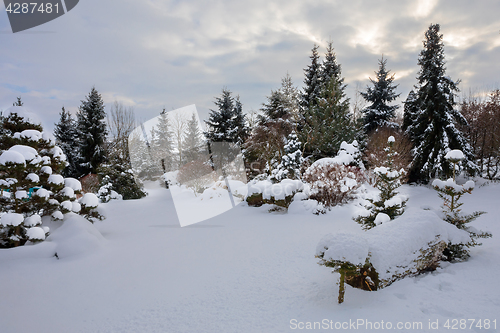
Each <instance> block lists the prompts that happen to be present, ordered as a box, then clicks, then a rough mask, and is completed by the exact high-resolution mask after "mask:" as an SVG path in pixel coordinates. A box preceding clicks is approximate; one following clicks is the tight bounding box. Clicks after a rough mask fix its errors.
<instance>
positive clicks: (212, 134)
mask: <svg viewBox="0 0 500 333" xmlns="http://www.w3.org/2000/svg"><path fill="white" fill-rule="evenodd" d="M214 103H215V105H216V106H217V110H210V114H209V118H208V120H206V121H205V123H206V124H207V126H208V129H207V131H206V132H205V136H206V138H207V139H208V140H209V141H211V142H233V143H238V144H241V143H243V142H244V141H245V138H246V136H247V130H246V123H245V117H244V115H243V111H242V105H241V102H240V100H239V97H237V98H236V100H235V99H234V98H233V97H232V94H231V91H229V90H228V89H227V88H223V89H222V94H221V97H216V99H215V102H214Z"/></svg>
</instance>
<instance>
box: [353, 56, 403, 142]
mask: <svg viewBox="0 0 500 333" xmlns="http://www.w3.org/2000/svg"><path fill="white" fill-rule="evenodd" d="M386 64H387V59H384V57H382V59H381V60H379V70H378V72H375V75H376V77H377V78H376V80H373V79H372V78H370V81H371V82H372V84H373V87H368V88H367V90H366V92H361V96H363V98H364V99H365V100H366V101H367V102H369V103H371V105H369V106H368V107H366V108H365V109H364V110H362V113H363V128H364V131H365V133H366V134H368V133H370V132H371V131H373V130H375V129H377V128H379V127H382V126H384V127H393V128H394V127H397V126H398V125H397V124H396V123H394V122H392V121H391V119H393V118H394V117H395V116H396V114H395V112H396V110H397V109H398V108H399V105H389V104H388V103H390V102H392V101H394V100H395V99H396V98H398V97H399V94H396V93H395V90H396V88H397V87H398V86H397V85H394V84H393V81H394V74H393V75H389V72H390V71H389V70H386Z"/></svg>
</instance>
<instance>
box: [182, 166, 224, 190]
mask: <svg viewBox="0 0 500 333" xmlns="http://www.w3.org/2000/svg"><path fill="white" fill-rule="evenodd" d="M216 179H217V176H216V174H215V172H214V171H213V170H212V168H211V167H210V166H209V165H207V164H206V163H204V162H203V161H200V160H195V161H192V162H189V163H187V164H184V165H183V166H182V167H181V168H180V169H179V173H178V174H177V181H178V182H179V183H180V184H181V185H186V187H188V188H191V189H193V190H194V191H195V193H197V192H198V193H199V192H201V191H202V190H203V189H205V188H207V187H208V186H209V185H210V184H211V183H212V182H214V181H215V180H216Z"/></svg>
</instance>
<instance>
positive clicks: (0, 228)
mask: <svg viewBox="0 0 500 333" xmlns="http://www.w3.org/2000/svg"><path fill="white" fill-rule="evenodd" d="M9 111H10V114H9V115H8V116H6V117H4V118H3V121H2V123H1V127H2V128H3V129H4V131H3V134H2V136H1V137H0V141H1V142H4V143H6V142H7V143H8V145H6V146H4V148H2V150H4V151H3V152H2V153H1V154H0V187H1V191H0V193H1V195H0V215H1V218H0V247H13V246H20V245H23V244H25V243H26V242H28V241H31V242H36V241H42V240H44V239H45V236H46V235H47V234H48V232H49V229H48V228H47V227H42V225H41V224H42V221H41V217H42V216H45V215H48V216H52V217H53V218H54V219H63V218H64V215H63V214H65V213H68V212H71V211H73V212H75V213H82V211H81V209H82V205H80V204H79V203H78V202H76V196H75V194H77V193H79V191H80V190H81V185H80V182H79V181H77V180H76V179H73V178H66V179H65V178H63V177H62V176H61V175H60V172H61V171H62V170H63V169H64V167H65V166H66V156H65V155H64V153H63V151H62V149H61V148H59V147H58V146H56V145H55V143H54V140H52V139H51V138H50V136H49V135H48V134H47V133H44V132H43V128H42V126H41V125H40V124H34V123H32V122H31V121H30V120H29V119H27V118H24V117H23V116H20V114H23V113H24V112H23V111H24V110H23V109H22V107H20V106H14V107H12V108H11V109H9ZM13 129H14V130H13ZM87 208H88V209H87V210H86V211H85V212H84V213H85V214H87V217H88V218H89V219H92V218H102V216H100V215H99V214H97V213H96V212H95V211H93V210H92V208H91V207H87ZM93 208H95V207H93Z"/></svg>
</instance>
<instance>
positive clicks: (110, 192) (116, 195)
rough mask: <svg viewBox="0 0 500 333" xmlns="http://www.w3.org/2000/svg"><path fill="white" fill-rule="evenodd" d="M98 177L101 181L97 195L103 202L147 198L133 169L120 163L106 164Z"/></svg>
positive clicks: (100, 168) (99, 171)
mask: <svg viewBox="0 0 500 333" xmlns="http://www.w3.org/2000/svg"><path fill="white" fill-rule="evenodd" d="M98 175H99V178H100V179H101V181H100V184H99V186H100V187H99V190H98V191H97V193H98V194H97V195H98V197H99V199H101V201H102V202H108V201H109V200H111V199H123V200H129V199H140V198H142V197H144V196H146V192H144V190H143V188H142V184H141V183H140V182H139V181H136V180H135V178H134V174H133V172H132V170H131V169H127V168H126V167H125V165H121V164H119V163H116V164H112V165H110V164H105V165H102V166H101V167H99V169H98Z"/></svg>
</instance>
